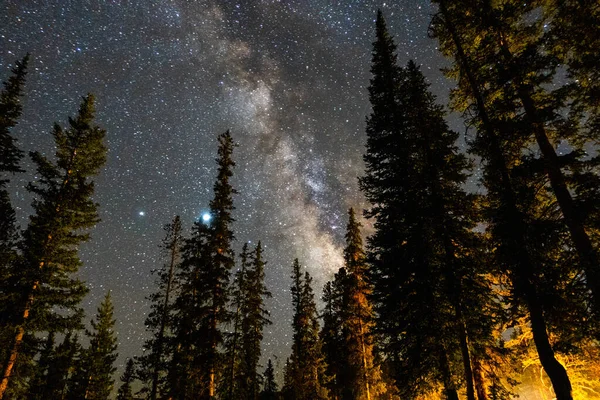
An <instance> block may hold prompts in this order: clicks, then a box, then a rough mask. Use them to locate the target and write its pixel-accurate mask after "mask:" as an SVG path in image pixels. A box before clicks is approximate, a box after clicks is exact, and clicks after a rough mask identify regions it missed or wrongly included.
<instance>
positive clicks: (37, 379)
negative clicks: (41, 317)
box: [28, 332, 55, 400]
mask: <svg viewBox="0 0 600 400" xmlns="http://www.w3.org/2000/svg"><path fill="white" fill-rule="evenodd" d="M54 338H55V334H54V332H50V333H49V334H48V337H47V338H46V343H45V344H44V348H43V349H42V351H41V353H40V358H39V359H38V362H37V365H36V369H35V375H34V376H33V378H32V379H31V381H30V382H29V395H28V397H29V398H30V399H35V400H38V399H39V400H43V399H47V398H49V393H48V384H49V381H48V380H49V378H50V376H49V370H50V366H51V365H52V363H53V353H54Z"/></svg>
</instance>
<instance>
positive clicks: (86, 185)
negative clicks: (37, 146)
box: [0, 95, 106, 398]
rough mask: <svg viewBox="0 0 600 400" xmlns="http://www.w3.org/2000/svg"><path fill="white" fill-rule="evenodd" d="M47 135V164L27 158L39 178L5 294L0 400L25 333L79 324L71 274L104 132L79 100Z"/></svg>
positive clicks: (78, 287)
mask: <svg viewBox="0 0 600 400" xmlns="http://www.w3.org/2000/svg"><path fill="white" fill-rule="evenodd" d="M52 134H53V136H54V140H55V143H56V161H55V162H52V161H50V160H48V159H47V158H46V157H44V156H42V155H41V154H40V153H36V152H34V153H31V157H32V160H33V162H34V163H35V164H36V165H37V171H38V176H39V177H40V180H39V181H38V182H36V183H31V184H29V185H28V190H29V191H31V192H32V193H33V194H34V195H36V199H35V200H34V202H33V210H34V213H33V215H31V216H30V219H29V225H28V227H27V229H26V230H25V231H24V232H23V240H22V242H21V244H20V247H21V252H22V260H20V261H19V265H18V267H17V268H15V272H16V273H18V277H15V282H16V284H14V285H12V286H11V288H10V290H11V292H10V293H9V294H8V295H9V296H11V297H12V298H14V299H15V301H14V302H11V303H12V304H11V305H12V309H11V312H9V313H10V314H11V315H15V320H14V325H15V330H14V335H13V336H12V338H11V341H10V344H9V347H8V348H9V349H10V350H9V357H8V359H7V361H6V362H5V363H4V365H3V378H2V382H1V383H0V398H2V397H3V395H4V392H5V391H6V388H7V386H8V383H9V380H10V378H11V374H12V370H13V368H14V366H15V363H16V361H17V358H18V356H19V352H20V347H21V344H22V342H23V338H24V336H25V333H26V332H35V331H49V330H55V331H57V332H61V331H64V330H67V329H70V328H74V327H78V326H79V325H80V324H81V316H82V312H81V310H80V308H79V302H80V301H81V299H82V298H83V296H84V295H85V294H86V292H87V289H86V287H85V285H84V284H83V282H81V281H80V280H78V279H76V278H73V277H72V274H74V273H75V272H77V270H78V269H79V266H80V265H81V261H80V260H79V257H78V255H77V253H78V251H77V247H78V245H79V244H80V243H82V242H85V241H87V240H88V239H89V235H88V234H87V233H85V232H84V230H85V229H87V228H90V227H92V226H94V225H95V224H96V223H98V221H99V219H98V215H97V211H96V208H97V205H96V203H94V202H93V201H92V200H91V196H92V194H93V192H94V183H93V181H92V180H91V178H92V177H93V176H94V175H96V174H97V173H98V171H99V170H100V168H101V167H102V165H104V162H105V159H106V147H105V146H104V144H103V139H104V135H105V132H104V130H102V129H100V128H99V127H97V126H96V125H94V98H93V96H92V95H88V96H87V97H85V98H84V99H83V102H82V104H81V106H80V109H79V113H78V115H77V117H76V118H72V119H69V128H67V129H63V128H61V127H60V126H59V125H58V124H56V125H55V127H54V130H53V132H52ZM17 271H18V272H17ZM59 311H60V312H59Z"/></svg>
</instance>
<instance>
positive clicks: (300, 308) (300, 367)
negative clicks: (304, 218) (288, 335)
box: [284, 259, 329, 400]
mask: <svg viewBox="0 0 600 400" xmlns="http://www.w3.org/2000/svg"><path fill="white" fill-rule="evenodd" d="M311 285H312V278H311V276H310V274H309V273H308V272H306V273H305V274H304V276H302V273H301V271H300V263H299V261H298V259H295V260H294V264H293V266H292V287H291V292H292V306H293V308H294V316H293V321H292V328H293V332H294V336H293V343H292V354H291V356H290V359H289V362H288V365H286V375H287V379H286V385H285V386H286V387H284V396H291V397H290V398H291V399H293V400H308V399H313V400H319V399H322V400H325V399H327V398H328V396H329V393H328V390H327V388H326V386H325V385H326V383H327V382H326V376H325V369H326V365H325V360H324V356H323V352H322V343H321V340H320V337H319V321H318V318H317V306H316V304H315V299H314V293H313V290H312V286H311ZM286 393H287V394H286Z"/></svg>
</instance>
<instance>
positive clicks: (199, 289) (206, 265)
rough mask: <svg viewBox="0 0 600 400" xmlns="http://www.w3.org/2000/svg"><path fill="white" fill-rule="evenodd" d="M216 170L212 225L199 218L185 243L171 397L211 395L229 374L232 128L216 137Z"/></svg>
mask: <svg viewBox="0 0 600 400" xmlns="http://www.w3.org/2000/svg"><path fill="white" fill-rule="evenodd" d="M218 140H219V149H218V158H217V160H216V161H217V163H218V172H217V179H216V182H215V185H214V198H213V199H212V200H211V202H210V214H211V220H210V222H209V224H206V225H205V224H204V223H202V222H197V223H196V224H195V225H194V227H193V232H192V237H191V238H190V239H188V240H187V241H186V243H185V246H184V251H183V254H182V264H181V273H180V275H181V279H182V288H181V294H180V296H179V297H178V299H177V301H176V308H177V310H176V319H177V322H176V323H177V324H178V326H177V328H176V330H177V333H176V339H175V343H176V344H175V346H176V350H175V352H176V353H175V355H174V357H173V361H172V368H171V370H170V371H169V374H170V378H169V381H170V385H171V386H172V387H171V391H172V393H171V395H172V396H173V397H175V398H178V399H187V398H194V399H197V398H202V399H203V398H213V397H215V396H216V391H215V390H216V378H217V377H218V376H220V375H221V374H222V373H224V372H225V369H224V368H222V365H223V363H222V354H221V353H220V348H221V346H222V345H223V343H224V324H226V323H227V322H229V321H230V319H231V312H230V310H229V309H228V304H229V286H228V284H229V277H230V271H231V269H232V268H233V266H234V264H235V260H234V253H233V250H232V249H231V244H232V242H233V240H234V235H233V231H232V230H231V224H232V223H233V222H234V220H233V218H232V216H231V212H232V211H233V209H234V207H233V195H234V194H235V193H236V191H235V190H234V189H233V188H232V186H231V184H230V179H231V177H232V175H233V168H234V166H235V163H234V161H233V159H232V153H233V148H234V147H235V145H234V142H233V139H232V138H231V135H230V133H229V131H227V132H225V133H223V134H221V135H220V136H219V138H218Z"/></svg>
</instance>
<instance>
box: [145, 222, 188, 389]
mask: <svg viewBox="0 0 600 400" xmlns="http://www.w3.org/2000/svg"><path fill="white" fill-rule="evenodd" d="M164 230H165V232H166V235H165V238H164V239H163V241H162V244H161V249H162V253H163V257H164V258H165V260H166V261H165V263H164V264H163V266H162V267H161V268H160V269H158V270H155V271H154V272H155V273H156V275H157V286H158V289H157V291H156V292H155V293H153V294H152V295H151V296H150V298H149V300H150V301H151V302H152V305H151V308H152V311H151V312H150V314H149V315H148V318H146V328H147V330H149V331H150V332H152V334H153V337H151V338H150V339H149V340H147V341H146V344H145V346H144V348H146V349H148V350H149V352H148V353H147V354H144V355H143V356H141V357H140V359H139V364H140V369H139V371H138V374H139V375H140V378H141V380H142V381H146V382H148V385H149V386H150V390H149V392H150V399H152V400H156V399H157V398H158V397H160V396H159V393H160V392H161V390H159V388H160V387H161V386H162V384H163V383H164V380H165V375H166V370H167V367H168V362H169V358H170V355H171V353H172V350H171V349H170V348H168V344H169V341H170V339H171V336H172V328H173V327H172V323H173V318H172V307H173V300H174V295H173V294H174V293H175V292H176V291H177V289H178V287H179V284H178V282H177V280H176V279H175V278H176V276H175V267H176V266H177V264H178V263H179V261H180V257H181V247H182V245H183V236H182V228H181V219H180V218H179V216H175V217H174V218H173V221H172V222H171V223H170V224H167V225H166V226H165V228H164Z"/></svg>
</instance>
